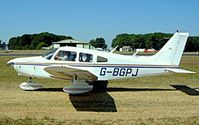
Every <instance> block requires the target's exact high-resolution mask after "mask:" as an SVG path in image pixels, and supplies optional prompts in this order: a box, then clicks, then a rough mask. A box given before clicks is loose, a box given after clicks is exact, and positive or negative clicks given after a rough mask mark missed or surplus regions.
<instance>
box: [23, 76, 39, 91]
mask: <svg viewBox="0 0 199 125" xmlns="http://www.w3.org/2000/svg"><path fill="white" fill-rule="evenodd" d="M19 87H20V88H21V89H23V90H26V91H32V90H38V89H42V85H41V84H39V83H35V82H32V77H29V82H23V83H21V84H20V85H19Z"/></svg>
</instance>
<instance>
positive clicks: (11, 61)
mask: <svg viewBox="0 0 199 125" xmlns="http://www.w3.org/2000/svg"><path fill="white" fill-rule="evenodd" d="M15 60H16V59H12V60H10V61H8V62H7V65H11V66H13V65H14V64H15Z"/></svg>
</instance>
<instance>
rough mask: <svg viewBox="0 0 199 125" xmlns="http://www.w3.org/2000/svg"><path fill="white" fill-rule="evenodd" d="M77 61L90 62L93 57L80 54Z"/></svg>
mask: <svg viewBox="0 0 199 125" xmlns="http://www.w3.org/2000/svg"><path fill="white" fill-rule="evenodd" d="M79 61H80V62H92V61H93V55H92V54H88V53H80V54H79Z"/></svg>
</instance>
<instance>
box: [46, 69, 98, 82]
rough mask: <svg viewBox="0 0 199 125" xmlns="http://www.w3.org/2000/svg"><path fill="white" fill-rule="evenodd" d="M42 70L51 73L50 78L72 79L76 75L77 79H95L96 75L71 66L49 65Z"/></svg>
mask: <svg viewBox="0 0 199 125" xmlns="http://www.w3.org/2000/svg"><path fill="white" fill-rule="evenodd" d="M44 70H45V71H46V72H48V73H49V74H51V77H52V78H58V79H66V80H72V79H74V77H77V79H79V80H93V81H95V80H97V77H96V76H95V75H93V74H92V73H90V72H89V71H87V70H82V69H76V68H72V67H60V66H51V67H47V68H45V69H44Z"/></svg>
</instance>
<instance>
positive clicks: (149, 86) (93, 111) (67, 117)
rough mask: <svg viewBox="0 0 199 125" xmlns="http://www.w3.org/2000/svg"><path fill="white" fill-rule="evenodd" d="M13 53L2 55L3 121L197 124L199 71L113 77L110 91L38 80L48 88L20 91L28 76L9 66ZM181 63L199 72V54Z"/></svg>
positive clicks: (18, 124) (0, 97)
mask: <svg viewBox="0 0 199 125" xmlns="http://www.w3.org/2000/svg"><path fill="white" fill-rule="evenodd" d="M12 58H14V57H0V67H1V68H0V69H1V71H0V125H1V124H2V125H3V124H11V125H21V124H24V125H25V124H41V125H43V124H52V125H54V124H97V125H101V124H111V125H112V124H140V125H143V124H147V125H148V124H184V125H187V124H199V92H198V91H196V90H197V88H198V89H199V73H196V74H169V75H164V76H155V77H144V78H136V79H124V80H114V81H110V82H109V88H108V92H107V93H90V94H85V95H82V96H69V95H68V94H66V93H64V92H62V87H63V86H65V85H68V84H69V81H62V80H51V79H34V81H35V82H40V83H43V85H44V87H45V88H46V89H44V90H42V91H31V92H30V91H22V90H21V89H20V88H19V87H18V85H19V84H20V83H22V82H24V81H27V80H28V79H27V78H26V77H18V76H17V73H16V72H15V71H14V69H13V68H12V67H9V66H7V65H6V62H7V61H8V60H10V59H12ZM181 67H182V68H183V69H187V70H191V71H195V72H199V57H198V56H195V57H188V56H186V57H183V59H182V64H181ZM171 85H176V86H177V87H180V88H179V89H180V90H181V91H180V90H176V89H175V88H174V87H172V86H171ZM182 85H186V86H182ZM189 87H190V88H189Z"/></svg>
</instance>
